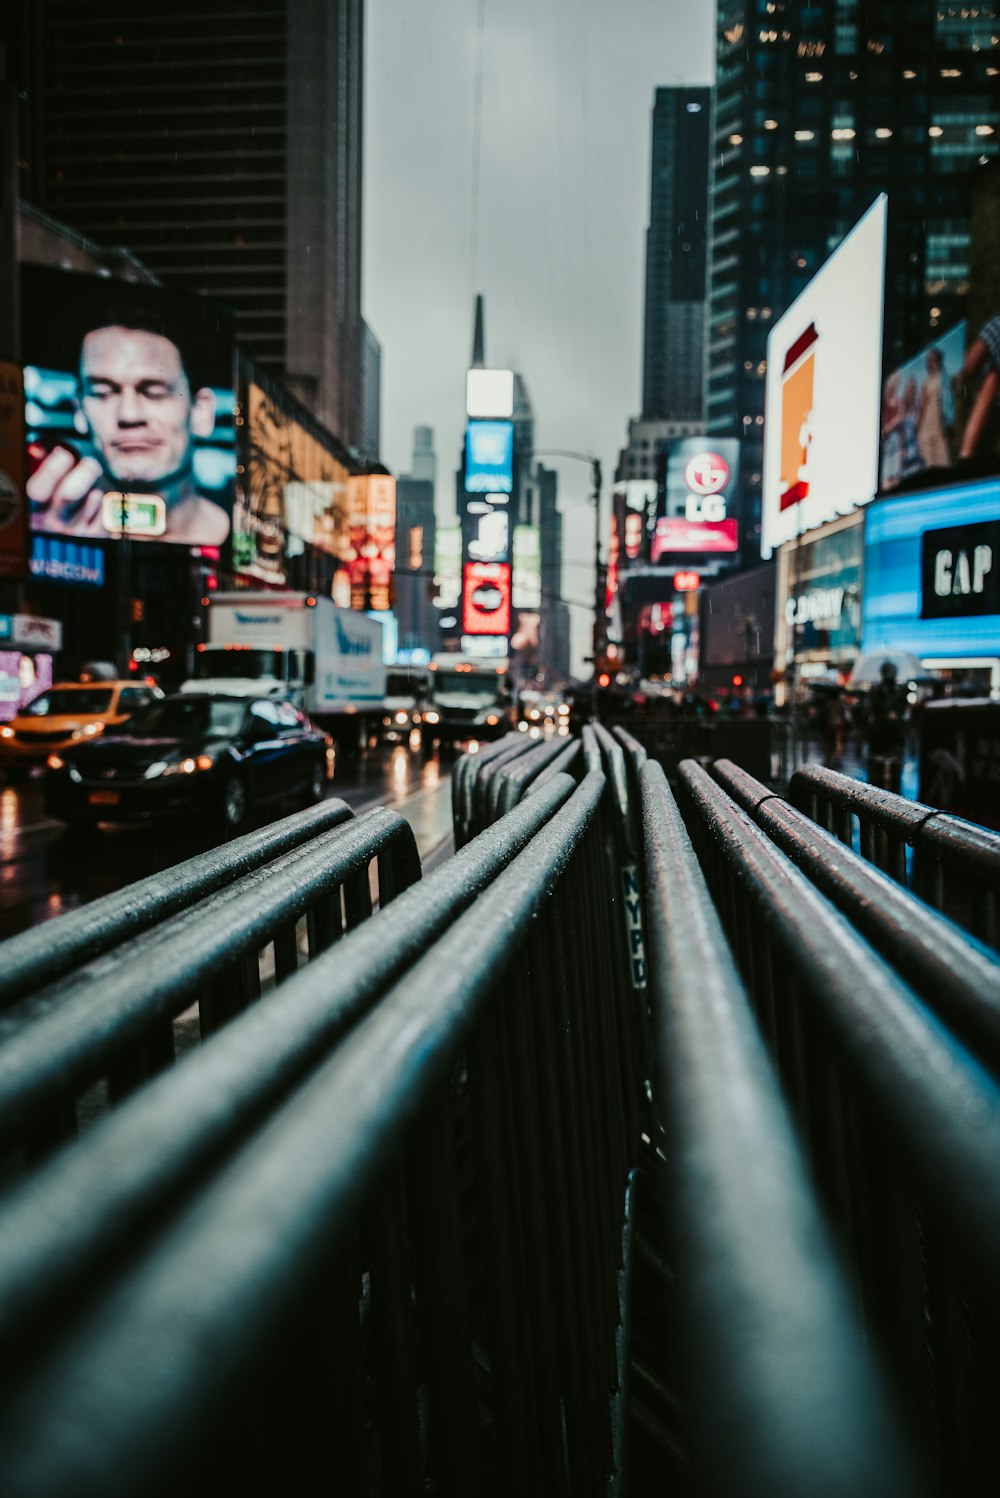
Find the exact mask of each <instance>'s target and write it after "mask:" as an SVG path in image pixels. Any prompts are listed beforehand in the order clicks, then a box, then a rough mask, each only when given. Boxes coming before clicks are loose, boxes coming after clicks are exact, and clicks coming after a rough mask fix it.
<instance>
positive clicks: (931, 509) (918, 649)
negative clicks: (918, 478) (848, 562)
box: [861, 481, 1000, 660]
mask: <svg viewBox="0 0 1000 1498" xmlns="http://www.w3.org/2000/svg"><path fill="white" fill-rule="evenodd" d="M862 620H863V632H862V642H861V643H862V649H863V650H864V651H865V652H866V653H867V652H878V651H879V650H887V651H888V650H891V651H894V652H899V651H908V652H909V653H910V654H912V655H915V656H916V657H917V658H918V659H931V660H933V659H934V658H935V657H936V658H938V659H948V658H953V657H958V658H961V657H963V656H972V657H981V656H998V655H1000V493H998V491H997V486H996V484H995V483H991V482H989V481H985V482H983V483H978V484H969V485H964V486H962V487H961V488H955V487H952V488H950V489H936V490H927V491H924V492H922V493H920V494H914V495H912V496H911V495H898V496H894V497H892V498H891V499H886V500H880V501H879V503H878V504H876V505H873V506H872V508H871V509H870V510H869V512H868V514H867V516H866V520H865V586H864V597H863V605H862Z"/></svg>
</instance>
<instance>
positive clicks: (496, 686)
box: [423, 653, 514, 744]
mask: <svg viewBox="0 0 1000 1498" xmlns="http://www.w3.org/2000/svg"><path fill="white" fill-rule="evenodd" d="M508 665H509V663H508V661H507V659H506V657H503V658H500V659H497V658H496V657H492V656H490V657H483V656H472V655H457V654H449V653H443V654H440V655H436V656H435V657H434V659H433V660H432V661H431V666H430V700H429V702H428V705H427V707H426V708H425V710H424V713H423V724H424V728H423V732H424V734H425V736H426V737H433V738H435V739H437V740H438V742H439V743H442V744H457V743H460V742H463V741H465V740H468V739H479V740H482V739H498V738H501V737H502V736H503V735H504V734H505V733H507V731H508V730H509V729H511V728H512V727H513V726H514V721H513V718H514V715H513V708H512V706H511V683H510V677H509V675H508Z"/></svg>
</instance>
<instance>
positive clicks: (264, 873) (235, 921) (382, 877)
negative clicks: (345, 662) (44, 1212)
mask: <svg viewBox="0 0 1000 1498" xmlns="http://www.w3.org/2000/svg"><path fill="white" fill-rule="evenodd" d="M344 812H346V808H340V807H334V808H333V812H332V814H330V815H328V816H326V817H322V816H317V815H316V814H315V813H313V812H305V813H299V814H298V815H297V816H295V817H290V818H288V819H287V822H286V823H279V824H278V825H277V828H276V829H270V835H268V836H262V835H254V838H253V839H250V840H247V841H248V842H249V843H250V853H251V855H252V856H249V857H248V850H247V848H246V847H244V848H240V847H237V845H236V844H230V845H227V846H225V847H223V848H221V849H219V850H218V853H217V855H215V857H216V860H217V866H216V865H214V864H213V855H211V854H203V855H200V856H199V857H198V858H196V859H192V860H191V861H190V863H188V864H181V865H179V866H178V868H176V869H173V870H170V871H168V873H167V874H164V875H161V876H157V881H158V883H157V882H155V881H150V880H146V881H144V882H143V885H142V886H137V887H136V888H137V890H138V892H139V893H138V898H136V899H134V900H129V898H128V892H127V891H122V892H121V893H119V894H115V895H111V896H108V897H107V898H106V899H105V900H102V901H97V902H95V904H94V905H93V906H90V907H86V909H84V910H81V911H80V912H79V915H80V916H85V915H86V914H87V912H88V911H91V912H92V916H93V931H94V935H93V936H91V937H89V938H88V931H87V926H86V924H85V923H84V921H82V920H74V919H72V918H68V919H69V923H70V927H71V929H70V931H69V933H68V934H67V935H65V936H63V934H62V933H61V932H60V931H59V923H57V924H56V926H55V927H54V928H52V931H51V936H50V942H49V945H48V947H46V946H45V944H44V943H43V942H41V941H40V940H39V938H40V937H41V936H42V935H43V934H44V933H43V932H38V931H36V932H32V933H29V936H30V938H31V940H28V939H26V938H24V937H17V938H15V939H14V940H13V941H12V942H10V943H8V944H5V949H4V954H3V957H0V963H4V965H5V957H6V946H8V945H9V946H10V947H13V948H15V949H16V950H15V959H14V963H13V964H12V969H13V971H14V972H15V973H16V980H17V986H18V988H19V989H20V991H21V992H22V993H25V992H26V993H27V996H26V997H23V998H21V999H20V1000H19V1001H18V1002H17V1003H15V1004H12V1005H11V1006H10V1007H8V1008H7V1009H5V1010H4V1011H3V1012H2V1013H0V1151H5V1152H6V1159H5V1165H6V1173H7V1174H11V1173H14V1172H16V1171H17V1170H18V1169H21V1168H24V1166H25V1165H26V1164H28V1163H30V1162H32V1161H34V1160H36V1159H37V1158H38V1157H39V1156H41V1155H44V1154H45V1153H47V1152H48V1151H49V1150H50V1149H52V1148H53V1147H54V1146H55V1145H56V1144H58V1143H59V1142H61V1141H62V1140H64V1139H67V1138H70V1137H72V1136H73V1135H74V1134H75V1133H76V1132H77V1129H78V1127H79V1126H80V1124H81V1122H85V1123H89V1122H91V1121H92V1120H93V1118H94V1117H95V1116H99V1115H101V1114H103V1113H104V1112H105V1111H106V1109H107V1107H108V1106H111V1105H114V1104H116V1103H118V1102H120V1101H121V1099H122V1098H123V1097H125V1096H126V1095H127V1094H128V1093H129V1092H131V1091H132V1090H133V1089H134V1088H135V1087H137V1086H138V1085H139V1084H140V1083H142V1082H143V1081H145V1080H146V1079H147V1078H148V1077H150V1076H152V1075H154V1074H155V1073H156V1072H158V1071H161V1070H163V1069H164V1068H165V1067H168V1066H170V1065H171V1064H172V1063H173V1061H174V1059H175V1056H176V1054H177V1051H178V1049H180V1050H186V1049H188V1048H189V1047H190V1045H191V1044H192V1043H196V1042H197V1041H198V1040H200V1039H202V1038H204V1037H207V1036H208V1035H211V1034H212V1033H213V1032H214V1031H216V1030H218V1029H219V1028H220V1027H221V1026H222V1025H224V1024H225V1023H226V1022H227V1021H229V1020H230V1019H231V1018H232V1017H233V1016H234V1015H235V1014H237V1013H239V1012H241V1011H242V1010H244V1009H245V1008H246V1007H247V1006H248V1005H249V1004H251V1003H253V1002H254V1001H256V1000H257V999H259V998H260V995H261V992H262V988H264V989H266V988H268V987H271V986H273V985H274V984H276V983H277V984H280V983H282V982H284V981H286V980H287V979H288V978H289V977H290V976H291V974H293V973H294V972H295V971H296V970H297V968H298V966H299V962H300V960H302V959H303V958H305V959H306V960H312V959H314V958H315V957H316V956H317V955H318V954H319V953H320V952H322V951H324V950H325V949H326V948H327V947H328V946H330V945H331V943H333V942H334V941H337V940H339V939H340V938H341V937H342V936H343V934H344V932H345V931H347V930H350V929H351V928H352V927H354V926H355V925H357V924H358V923H359V922H360V921H362V920H365V919H367V917H368V916H370V915H371V911H372V889H371V875H370V869H371V867H372V865H373V864H374V865H376V866H377V869H378V893H379V897H380V899H381V902H382V903H383V904H387V903H389V902H390V901H391V900H392V899H393V898H394V897H396V896H398V894H399V893H400V892H401V891H402V890H403V889H404V888H405V887H406V886H407V885H408V884H409V883H410V882H412V880H413V879H415V878H419V875H420V864H419V858H418V856H417V852H416V846H415V843H414V840H413V832H412V829H411V828H410V826H409V823H407V822H406V821H405V820H404V819H403V818H402V817H400V816H399V815H398V814H397V813H395V812H392V811H390V810H388V809H386V808H384V807H379V808H376V809H375V810H373V811H371V812H367V813H365V814H364V815H363V816H361V817H358V818H354V817H352V816H350V814H349V813H347V820H346V821H345V820H344ZM303 839H305V840H303ZM241 841H243V840H241ZM281 849H284V850H285V851H279V850H281ZM275 852H277V856H274V855H275ZM265 859H266V860H267V861H265ZM220 869H221V871H222V872H221V873H220V872H219V870H220ZM220 886H221V887H220ZM209 889H210V890H212V893H208V894H206V893H205V891H206V890H209ZM194 902H196V903H194ZM179 907H180V908H179ZM158 911H159V912H160V913H161V915H162V917H163V918H161V919H160V921H159V923H158V924H153V921H154V920H155V917H156V915H157V912H158ZM171 911H173V912H174V913H173V914H171V913H170V912H171ZM137 912H139V913H140V915H141V922H140V920H139V919H138V918H137V914H136V913H137ZM300 924H301V927H302V929H301V930H300V929H299V927H300ZM137 926H139V929H140V934H139V935H137V936H131V937H130V939H127V940H125V939H123V938H125V937H126V936H127V935H128V934H129V933H130V932H132V931H134V930H135V929H136V927H137ZM112 943H115V944H114V945H112ZM95 948H96V949H97V950H98V952H99V955H98V956H95V957H92V958H91V960H89V961H86V962H84V963H83V964H82V965H80V966H79V967H77V968H76V970H75V971H73V972H71V973H70V972H66V970H65V969H66V964H67V961H68V960H69V954H70V953H74V952H75V953H78V954H80V955H84V954H85V953H87V952H88V951H89V952H92V951H94V949H95ZM54 972H55V973H58V974H60V976H57V977H56V978H54V979H53V978H52V976H51V975H52V974H53V973H54ZM192 1006H194V1007H192ZM185 1011H190V1012H189V1013H188V1014H187V1016H186V1018H182V1017H183V1016H184V1015H185Z"/></svg>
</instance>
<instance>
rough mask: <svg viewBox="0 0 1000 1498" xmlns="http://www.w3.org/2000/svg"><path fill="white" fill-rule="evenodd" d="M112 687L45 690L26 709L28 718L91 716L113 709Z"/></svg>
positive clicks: (25, 712)
mask: <svg viewBox="0 0 1000 1498" xmlns="http://www.w3.org/2000/svg"><path fill="white" fill-rule="evenodd" d="M111 697H112V692H111V689H110V687H65V688H62V687H58V688H56V690H55V691H52V692H43V693H42V695H41V696H40V697H36V698H35V700H34V702H29V703H28V706H27V707H26V708H25V709H24V715H25V717H26V718H67V717H69V718H74V717H91V716H93V715H95V714H97V713H107V712H110V711H111Z"/></svg>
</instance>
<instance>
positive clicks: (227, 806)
mask: <svg viewBox="0 0 1000 1498" xmlns="http://www.w3.org/2000/svg"><path fill="white" fill-rule="evenodd" d="M221 811H222V825H223V827H224V828H225V829H226V831H227V832H238V831H239V829H240V828H241V827H242V825H243V822H244V820H245V818H246V814H247V788H246V785H245V783H244V782H243V781H242V780H241V779H240V777H239V776H238V775H229V776H227V777H226V780H225V782H224V783H223V786H222V805H221Z"/></svg>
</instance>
